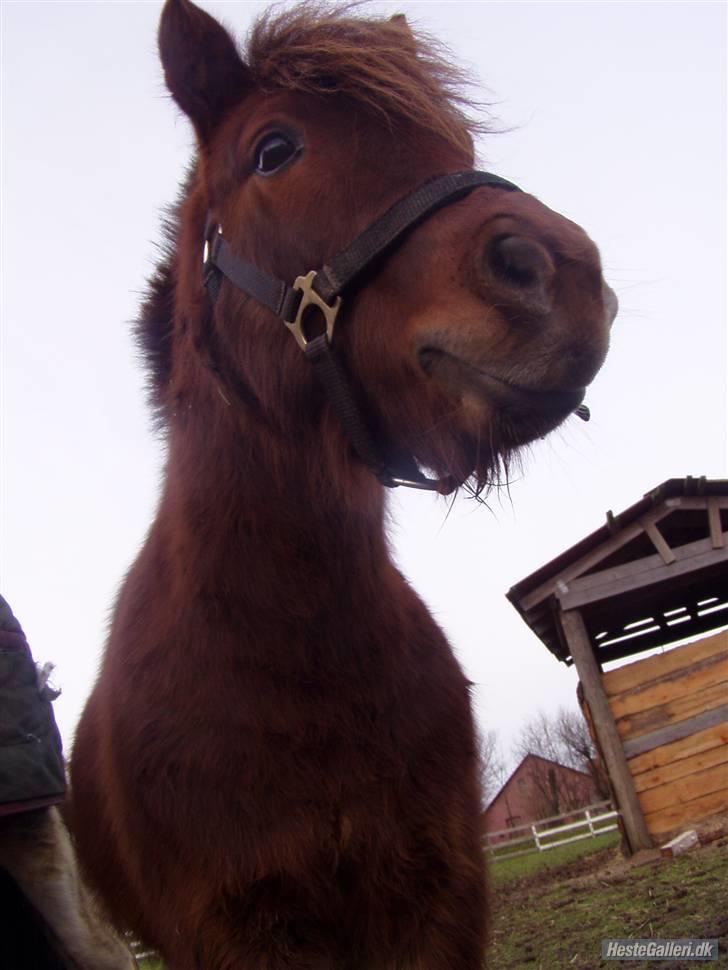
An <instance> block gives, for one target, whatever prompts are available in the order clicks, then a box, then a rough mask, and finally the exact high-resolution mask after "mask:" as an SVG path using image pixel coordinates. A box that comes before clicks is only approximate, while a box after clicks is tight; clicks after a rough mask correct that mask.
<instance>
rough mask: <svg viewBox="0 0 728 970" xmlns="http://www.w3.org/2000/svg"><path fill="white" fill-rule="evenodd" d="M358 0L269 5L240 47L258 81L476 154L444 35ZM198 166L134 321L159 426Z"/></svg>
mask: <svg viewBox="0 0 728 970" xmlns="http://www.w3.org/2000/svg"><path fill="white" fill-rule="evenodd" d="M361 6H362V4H361V3H360V2H354V3H346V4H328V3H320V2H316V0H310V2H303V3H300V4H297V5H296V6H295V7H292V8H291V9H288V10H283V11H280V10H278V11H277V12H276V10H275V8H273V9H270V10H268V11H266V12H265V13H263V14H262V15H261V16H260V17H259V18H258V19H257V20H256V22H255V23H254V24H253V27H252V28H251V30H250V33H249V35H248V39H247V42H246V43H245V44H244V45H243V48H242V51H241V56H242V58H243V60H244V61H245V62H246V64H247V65H248V67H249V68H250V70H251V72H252V74H253V77H254V78H255V81H256V83H257V84H258V86H259V87H260V89H261V90H262V91H264V92H266V93H272V92H274V91H277V90H286V91H295V92H301V93H307V94H314V95H331V94H338V95H343V96H345V97H348V98H351V99H352V101H355V102H357V103H358V104H359V105H361V106H362V107H364V108H366V109H367V110H368V111H370V112H374V113H375V114H377V115H378V116H379V117H380V118H383V119H384V121H385V123H386V124H387V125H388V126H389V127H390V128H392V129H393V130H395V129H397V128H398V127H399V126H401V125H402V124H408V125H410V126H413V127H414V128H415V129H418V130H420V131H425V132H428V133H433V134H435V135H437V136H439V137H440V138H442V139H443V140H444V141H445V142H446V143H447V144H449V145H451V146H453V147H455V148H456V149H458V150H460V151H465V153H466V154H467V155H470V156H471V158H472V155H473V139H474V137H475V136H476V135H478V134H481V133H483V132H485V131H487V130H488V126H487V124H486V123H485V122H482V121H477V120H475V119H474V118H472V117H470V115H469V114H468V110H470V111H472V112H475V111H476V109H478V108H479V107H480V106H479V105H477V104H476V103H475V102H474V101H472V100H471V99H469V98H468V97H467V96H466V95H465V94H463V91H464V90H465V89H467V87H468V85H469V84H470V83H471V80H470V78H469V77H468V75H467V73H466V72H464V71H462V70H461V69H460V68H458V67H455V66H453V65H452V64H451V63H450V62H449V61H448V59H447V58H448V52H447V49H446V48H445V47H444V45H442V44H441V43H440V42H439V41H438V40H437V39H436V38H433V37H430V36H428V35H426V34H424V33H422V32H420V31H419V30H415V31H413V30H412V29H411V28H410V26H409V25H408V23H407V21H406V20H405V18H404V17H403V16H402V15H396V16H395V17H392V18H391V19H389V20H385V19H376V20H367V19H364V18H362V17H357V16H352V12H353V10H354V9H356V8H359V7H361ZM196 176H197V162H196V161H193V163H192V165H191V166H190V169H189V170H188V172H187V175H186V177H185V179H184V181H183V183H182V186H181V190H180V194H179V196H178V198H177V201H176V202H175V203H174V204H172V205H171V206H169V207H168V209H167V210H166V211H165V213H164V217H163V220H162V242H161V245H160V246H159V249H160V258H159V260H158V262H157V264H156V267H155V270H154V272H153V274H152V276H151V277H150V278H149V280H148V283H147V288H146V293H145V296H144V300H143V302H142V307H141V313H140V316H139V319H138V320H137V322H136V323H135V325H134V334H135V337H136V342H137V346H138V347H139V349H140V351H141V356H142V359H143V361H144V363H145V365H146V369H147V373H148V378H149V379H148V396H149V401H150V404H151V406H152V410H153V413H154V424H155V427H156V428H157V430H158V431H162V430H164V428H165V426H166V424H167V419H168V410H169V408H170V406H171V403H170V401H169V397H168V394H167V389H168V387H169V382H170V379H171V376H172V342H173V331H174V302H175V300H174V296H175V286H176V262H177V256H176V254H177V248H178V241H179V227H180V212H181V209H182V207H183V204H184V202H185V200H186V199H187V197H188V195H189V193H190V191H191V189H192V187H193V185H194V183H195V180H196Z"/></svg>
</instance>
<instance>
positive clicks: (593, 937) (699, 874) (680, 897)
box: [487, 839, 728, 970]
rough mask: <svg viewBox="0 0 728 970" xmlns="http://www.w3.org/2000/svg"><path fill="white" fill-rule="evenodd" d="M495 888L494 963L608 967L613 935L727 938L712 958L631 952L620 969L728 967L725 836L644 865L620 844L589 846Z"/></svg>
mask: <svg viewBox="0 0 728 970" xmlns="http://www.w3.org/2000/svg"><path fill="white" fill-rule="evenodd" d="M576 844H577V845H578V843H576ZM564 848H570V847H569V846H564ZM553 851H554V852H557V851H558V850H556V849H554V850H553ZM545 854H546V855H549V854H550V853H545ZM524 858H525V859H528V858H529V857H528V856H526V857H524ZM515 861H521V860H514V862H515ZM496 871H497V867H496V866H493V867H492V869H491V872H493V873H495V872H496ZM491 896H492V903H491V905H492V913H493V919H492V942H491V947H490V950H489V952H488V959H487V965H488V966H489V967H494V968H498V970H557V968H561V967H563V968H565V970H570V968H573V970H609V968H613V967H614V966H615V964H614V962H613V961H602V960H601V941H602V940H603V939H608V938H610V937H612V938H617V939H658V938H665V939H681V938H686V937H695V938H699V939H704V938H705V939H718V940H719V957H718V960H717V961H711V962H710V963H708V964H702V963H697V962H687V961H684V962H683V961H680V960H678V961H674V962H667V961H650V962H649V963H646V962H644V961H632V960H630V961H620V962H619V964H618V966H619V968H620V970H647V968H649V970H695V968H697V967H699V966H706V967H707V966H709V967H711V968H716V970H717V968H721V970H726V968H728V905H727V901H728V840H726V839H724V840H721V841H720V842H719V843H717V844H713V845H709V846H705V847H704V848H699V849H695V850H693V851H692V852H689V853H686V854H685V855H683V856H679V857H678V858H677V859H658V861H656V862H654V863H652V864H648V865H643V866H638V867H637V866H635V867H630V866H629V865H627V864H625V862H624V860H623V859H622V857H621V853H620V852H619V850H618V849H612V850H606V851H605V852H604V853H602V855H601V856H599V857H595V856H593V854H590V855H585V856H582V857H581V858H580V859H576V860H572V861H570V862H566V863H564V864H563V865H562V866H561V867H560V868H555V869H552V870H546V871H541V872H536V873H532V874H531V875H530V876H529V877H528V878H524V879H513V880H511V881H505V882H502V883H501V884H500V885H498V884H497V883H496V885H495V886H494V887H493V891H492V894H491Z"/></svg>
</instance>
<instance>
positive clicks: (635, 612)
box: [507, 476, 728, 664]
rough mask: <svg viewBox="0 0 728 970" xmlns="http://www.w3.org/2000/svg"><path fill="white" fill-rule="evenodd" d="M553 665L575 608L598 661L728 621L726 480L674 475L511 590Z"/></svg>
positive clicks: (564, 654)
mask: <svg viewBox="0 0 728 970" xmlns="http://www.w3.org/2000/svg"><path fill="white" fill-rule="evenodd" d="M507 596H508V599H509V600H510V601H511V603H513V605H514V606H515V607H516V609H517V610H518V612H519V613H520V614H521V616H522V617H523V619H524V620H525V622H526V623H527V624H528V625H529V626H530V627H531V629H532V630H533V631H534V633H536V635H537V636H538V637H539V638H540V639H541V640H542V641H543V643H545V644H546V646H547V647H548V649H549V650H550V651H551V652H552V653H553V654H554V655H555V656H556V657H558V659H559V660H562V661H564V662H565V663H567V664H570V663H571V662H572V660H571V656H570V653H569V647H568V645H567V642H566V638H565V637H564V636H563V633H562V630H561V624H560V622H559V614H560V613H561V612H562V611H565V610H569V609H577V608H578V609H579V610H580V612H581V613H582V616H583V618H584V622H585V624H586V628H587V632H588V633H589V637H590V640H591V643H592V647H593V649H594V652H595V655H596V658H597V660H598V661H599V662H600V663H604V662H606V661H609V660H616V659H618V658H621V657H627V656H631V655H632V654H635V653H639V652H641V651H643V650H648V649H650V648H652V647H656V646H662V645H666V644H668V643H673V642H675V641H676V640H682V639H685V638H687V637H690V636H693V635H696V634H700V633H705V632H707V631H709V630H712V629H715V628H716V627H719V626H722V625H724V624H728V480H726V479H706V478H692V477H690V476H688V477H687V478H671V479H668V481H666V482H663V483H662V484H661V485H658V486H657V487H656V488H653V489H652V490H651V491H649V492H647V494H646V495H644V496H643V497H642V498H641V499H640V500H639V501H638V502H635V504H634V505H631V506H630V507H629V508H628V509H625V510H624V511H623V512H620V513H619V514H617V515H615V514H614V513H613V512H611V511H610V512H607V517H606V522H605V524H604V525H602V526H601V527H600V528H599V529H597V530H596V531H595V532H592V533H591V534H590V535H588V536H586V537H585V538H583V539H582V540H581V541H580V542H577V543H576V545H574V546H572V547H571V548H570V549H567V550H565V551H564V552H562V553H561V554H560V555H559V556H557V557H556V558H555V559H553V560H551V562H548V563H546V564H545V565H543V566H541V567H540V569H537V570H536V571H535V572H533V573H531V575H530V576H526V577H525V578H524V579H522V580H521V581H520V582H518V583H516V585H515V586H513V587H512V588H511V589H510V590H509V591H508V594H507Z"/></svg>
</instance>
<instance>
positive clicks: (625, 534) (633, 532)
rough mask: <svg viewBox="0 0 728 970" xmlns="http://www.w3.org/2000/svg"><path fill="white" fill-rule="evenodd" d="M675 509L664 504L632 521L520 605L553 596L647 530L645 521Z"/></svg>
mask: <svg viewBox="0 0 728 970" xmlns="http://www.w3.org/2000/svg"><path fill="white" fill-rule="evenodd" d="M673 511H674V509H672V508H668V507H667V506H664V505H663V506H660V507H659V508H657V509H655V510H654V511H653V512H650V513H649V514H648V515H644V516H643V517H642V518H641V519H640V521H639V522H631V523H630V524H629V525H626V526H625V527H624V528H623V529H622V530H621V531H620V532H618V533H617V535H616V536H612V538H611V539H605V541H604V542H600V543H599V545H598V546H597V547H596V548H595V549H592V550H590V551H589V552H587V553H586V554H585V555H583V556H582V557H581V559H577V561H576V562H574V563H572V564H571V565H570V566H566V567H565V568H564V569H562V570H561V572H560V573H557V574H556V575H555V576H552V577H551V578H550V579H547V580H546V581H545V582H543V583H541V584H540V585H539V586H537V587H536V589H534V590H532V591H531V592H530V593H528V594H527V595H526V596H524V597H523V599H522V600H521V601H520V603H519V606H520V607H521V609H522V610H525V611H526V612H528V610H530V609H532V608H533V607H534V606H536V605H537V604H538V603H540V602H541V601H542V600H545V599H546V597H547V596H551V594H552V593H554V592H556V588H557V586H556V584H557V583H559V582H562V583H569V582H570V581H571V580H572V579H574V578H575V577H577V576H580V575H581V574H582V573H584V572H586V570H587V569H593V568H594V566H597V565H599V563H600V562H603V561H604V560H605V559H606V558H607V557H608V556H611V555H612V553H615V552H617V551H618V550H619V549H621V548H622V546H626V545H627V543H628V542H631V541H632V539H636V538H637V536H639V535H642V533H643V532H644V531H645V530H644V523H646V522H647V523H655V522H659V521H660V519H664V518H665V516H666V515H670V513H671V512H673Z"/></svg>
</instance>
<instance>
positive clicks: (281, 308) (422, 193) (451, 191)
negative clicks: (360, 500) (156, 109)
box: [203, 171, 520, 495]
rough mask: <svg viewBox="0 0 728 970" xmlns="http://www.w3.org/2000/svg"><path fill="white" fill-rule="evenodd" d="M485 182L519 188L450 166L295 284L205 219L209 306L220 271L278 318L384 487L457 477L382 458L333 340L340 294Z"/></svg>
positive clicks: (444, 485) (432, 486)
mask: <svg viewBox="0 0 728 970" xmlns="http://www.w3.org/2000/svg"><path fill="white" fill-rule="evenodd" d="M483 185H490V186H492V187H494V188H498V189H505V190H506V191H509V192H514V191H515V192H517V191H520V190H519V189H518V186H516V185H514V184H513V183H512V182H508V181H506V179H503V178H500V177H499V176H498V175H491V174H490V173H488V172H472V171H471V172H454V173H452V174H450V175H443V176H441V177H439V178H435V179H431V180H430V181H428V182H425V183H424V184H423V185H421V186H419V188H417V189H415V190H414V191H413V192H412V193H410V195H408V196H405V198H403V199H400V200H399V201H398V202H396V203H395V204H394V205H393V206H392V207H391V208H390V209H388V210H387V211H386V212H385V213H384V215H382V216H380V218H379V219H377V220H375V221H374V222H373V223H372V224H371V225H370V226H369V227H368V228H367V229H365V230H364V231H363V232H362V233H360V235H358V236H357V237H356V239H355V240H354V241H353V242H352V243H351V244H350V245H349V246H347V247H346V249H344V250H342V251H341V252H340V253H339V254H338V255H337V256H334V258H333V259H332V260H331V261H330V262H328V263H326V264H325V265H324V266H323V267H322V268H321V269H319V270H311V271H310V272H309V273H306V274H305V275H304V276H299V277H297V279H296V281H295V282H294V284H293V286H288V284H286V283H284V282H282V281H281V280H277V279H273V278H272V277H270V276H267V275H266V274H265V273H262V272H261V271H260V270H259V269H258V268H257V267H256V266H253V265H252V263H245V262H243V261H242V260H240V259H238V257H237V256H236V255H235V254H234V253H233V251H232V250H231V248H230V246H229V245H228V243H227V242H226V240H225V239H224V237H223V234H222V227H221V226H219V225H217V224H216V223H214V222H213V221H212V220H211V219H210V218H209V217H208V222H207V226H206V227H205V243H204V253H203V267H204V282H205V286H206V288H207V292H208V294H209V296H210V301H211V304H212V306H214V304H215V301H216V300H217V296H218V294H219V291H220V285H221V283H222V278H223V277H225V278H227V279H228V280H230V282H231V283H233V284H234V285H235V286H236V287H237V288H238V289H240V290H243V292H245V293H247V294H248V295H249V296H252V297H254V298H255V299H256V300H257V301H258V302H259V303H262V304H263V306H266V307H268V309H269V310H271V311H272V312H273V313H275V315H276V316H277V317H280V319H281V320H282V321H283V322H284V323H285V325H286V326H287V327H288V329H289V330H290V331H291V333H292V334H293V336H294V338H295V340H296V342H297V343H298V345H299V347H301V349H302V350H303V352H304V354H305V355H306V357H307V359H308V360H309V361H310V362H311V364H312V365H313V367H314V369H315V371H316V374H317V375H318V377H319V380H320V381H321V383H322V384H323V387H324V388H325V390H326V393H327V395H328V398H329V401H330V402H331V405H332V406H333V408H334V411H335V412H336V415H337V417H338V419H339V421H340V423H341V425H342V427H343V429H344V432H345V433H346V435H347V438H348V439H349V441H350V443H351V445H352V446H353V448H354V451H355V452H356V453H357V455H358V456H359V458H360V459H361V460H362V461H363V462H364V464H365V465H366V466H367V467H368V468H369V469H370V470H371V471H372V472H373V473H374V475H376V477H377V478H378V479H379V481H380V482H381V483H382V485H386V486H387V487H389V488H395V487H396V486H398V485H405V486H408V487H410V488H422V489H429V490H432V491H436V492H440V493H441V494H443V495H449V494H450V493H451V492H452V491H454V490H455V488H457V486H458V485H459V484H461V483H460V482H458V481H456V480H455V479H454V478H453V477H452V476H447V477H445V478H441V479H432V478H427V477H426V476H425V475H423V474H422V472H421V471H420V469H419V468H418V467H417V462H416V461H415V459H414V458H413V457H412V456H411V455H407V454H404V455H398V457H397V459H396V461H391V462H386V461H385V460H384V459H383V457H382V455H381V451H380V448H378V447H377V445H376V443H375V441H374V438H373V437H372V435H371V433H370V431H369V428H368V427H367V424H366V422H365V421H364V418H363V416H362V414H361V411H360V408H359V406H358V405H357V403H356V401H355V399H354V395H353V392H352V390H351V385H350V380H349V378H348V376H347V374H346V372H345V370H344V367H343V365H342V363H341V361H340V359H339V358H338V356H337V355H336V354H335V352H334V348H333V347H332V344H331V341H332V337H333V333H334V324H335V322H336V317H337V314H338V312H339V310H340V309H341V305H342V294H344V293H345V292H346V290H347V288H348V287H350V286H351V285H352V284H353V283H354V282H355V281H356V280H357V278H358V277H360V276H361V274H362V273H363V272H364V271H365V270H366V269H367V268H368V267H369V266H370V265H371V264H372V263H373V262H374V260H376V259H377V258H378V257H380V256H382V255H383V254H385V253H387V252H388V251H390V250H391V249H392V248H394V246H395V244H397V243H398V242H400V241H401V239H402V237H403V236H404V234H405V233H406V232H408V230H410V229H412V228H414V227H415V226H417V225H418V224H419V223H421V222H423V221H424V220H425V219H427V218H429V217H430V216H431V215H433V213H435V212H437V211H438V209H441V208H442V207H443V206H446V205H450V203H452V202H456V201H457V200H458V199H461V198H463V196H465V195H467V194H468V193H469V192H471V191H472V190H473V189H475V188H478V187H479V186H483ZM312 307H314V308H316V309H317V310H318V311H319V312H320V313H321V314H322V315H323V318H324V321H325V324H326V329H325V332H324V333H321V334H320V335H319V336H316V337H313V338H311V339H308V337H307V336H306V331H305V328H304V316H305V315H306V314H307V312H308V311H309V310H310V308H312Z"/></svg>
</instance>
